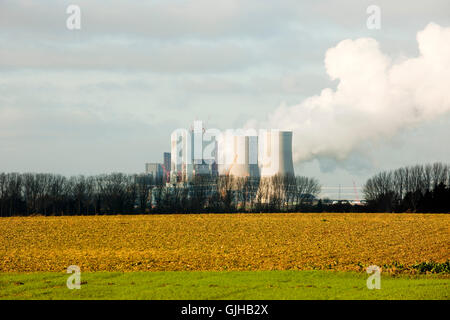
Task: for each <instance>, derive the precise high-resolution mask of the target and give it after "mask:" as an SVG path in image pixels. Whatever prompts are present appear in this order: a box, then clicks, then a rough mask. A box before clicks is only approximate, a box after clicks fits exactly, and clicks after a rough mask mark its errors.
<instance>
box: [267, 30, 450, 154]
mask: <svg viewBox="0 0 450 320" xmlns="http://www.w3.org/2000/svg"><path fill="white" fill-rule="evenodd" d="M417 42H418V45H419V52H420V54H419V56H418V57H416V58H410V59H406V60H403V61H401V62H399V63H393V62H392V61H391V59H390V58H389V57H388V56H386V55H385V54H383V53H382V52H381V51H380V48H379V45H378V42H377V41H376V40H374V39H371V38H362V39H357V40H344V41H341V42H340V43H339V44H338V45H337V46H336V47H334V48H331V49H329V50H328V51H327V53H326V57H325V66H326V70H327V73H328V75H329V76H330V77H331V79H333V80H334V79H338V80H339V83H338V86H337V88H336V90H333V89H330V88H327V89H324V90H322V92H321V93H320V95H316V96H312V97H310V98H307V99H306V100H304V101H303V102H302V103H300V104H298V105H294V106H290V107H287V106H280V107H278V108H277V109H276V110H275V111H274V112H273V113H272V114H271V115H269V117H268V120H267V121H266V122H265V123H263V124H261V125H264V126H266V127H269V128H279V129H283V130H292V131H293V132H294V161H302V160H309V159H313V158H316V157H332V158H335V159H338V160H342V159H345V158H346V157H347V156H348V155H349V154H350V153H351V151H353V150H355V149H356V148H357V147H358V146H359V145H361V144H363V143H365V142H367V141H373V140H376V139H380V138H389V137H391V136H393V135H394V134H396V133H397V132H399V131H400V130H401V129H403V128H406V127H411V126H414V125H417V124H419V123H422V122H425V121H428V120H431V119H434V118H436V117H438V116H439V115H442V114H444V113H446V112H448V111H450V28H443V27H440V26H439V25H437V24H434V23H430V24H429V25H428V26H426V28H425V29H424V30H422V31H420V32H418V33H417Z"/></svg>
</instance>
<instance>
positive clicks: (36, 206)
mask: <svg viewBox="0 0 450 320" xmlns="http://www.w3.org/2000/svg"><path fill="white" fill-rule="evenodd" d="M319 193H320V185H319V182H318V181H317V180H316V179H313V178H308V177H301V176H297V177H294V176H274V177H270V178H261V179H255V178H236V177H234V176H196V177H194V179H193V180H192V182H190V183H184V184H176V185H165V184H163V183H162V180H161V179H154V178H153V177H152V176H151V175H137V174H134V175H129V174H123V173H112V174H104V175H96V176H83V175H80V176H73V177H65V176H62V175H57V174H47V173H23V174H20V173H0V216H2V217H5V216H17V215H21V216H28V215H36V214H39V215H97V214H146V213H200V212H238V211H239V212H275V211H276V212H288V211H299V210H301V209H302V208H304V207H305V206H308V205H310V204H311V201H312V199H314V198H315V197H316V196H317V195H318V194H319Z"/></svg>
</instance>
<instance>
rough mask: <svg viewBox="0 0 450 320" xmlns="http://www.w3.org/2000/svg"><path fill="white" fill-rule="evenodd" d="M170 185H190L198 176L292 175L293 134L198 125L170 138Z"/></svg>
mask: <svg viewBox="0 0 450 320" xmlns="http://www.w3.org/2000/svg"><path fill="white" fill-rule="evenodd" d="M171 155H172V157H171V166H170V182H171V183H178V182H189V181H192V179H193V177H195V176H199V175H213V176H214V175H231V176H235V177H250V178H259V177H271V176H275V175H282V176H286V175H291V176H294V166H293V159H292V132H291V131H280V130H261V131H260V132H259V133H256V132H250V133H247V132H245V131H244V130H227V131H225V132H223V133H221V132H218V131H213V132H212V133H211V132H209V131H208V130H205V128H203V126H202V125H201V122H196V123H194V126H193V128H191V129H190V130H176V131H174V132H173V133H172V135H171Z"/></svg>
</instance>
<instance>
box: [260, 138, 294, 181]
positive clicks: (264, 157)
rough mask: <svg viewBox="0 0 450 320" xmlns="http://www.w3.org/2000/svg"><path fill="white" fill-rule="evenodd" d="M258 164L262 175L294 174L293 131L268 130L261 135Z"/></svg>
mask: <svg viewBox="0 0 450 320" xmlns="http://www.w3.org/2000/svg"><path fill="white" fill-rule="evenodd" d="M258 164H259V169H260V175H261V177H270V176H274V175H277V174H278V175H294V164H293V161H292V132H291V131H279V130H268V131H265V132H262V133H261V134H260V136H259V153H258Z"/></svg>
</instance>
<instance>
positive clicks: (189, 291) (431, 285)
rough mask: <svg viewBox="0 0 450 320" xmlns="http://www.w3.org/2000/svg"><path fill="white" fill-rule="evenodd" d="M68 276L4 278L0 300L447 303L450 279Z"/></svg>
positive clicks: (288, 274) (297, 274)
mask: <svg viewBox="0 0 450 320" xmlns="http://www.w3.org/2000/svg"><path fill="white" fill-rule="evenodd" d="M67 277H68V275H67V274H63V273H30V274H15V273H3V274H1V276H0V299H155V300H156V299H188V300H193V299H202V300H203V299H214V300H220V299H239V300H240V299H444V300H448V299H449V298H450V296H449V286H450V279H449V278H441V277H438V276H436V275H420V276H413V277H411V276H407V275H401V276H391V275H386V276H382V277H381V289H379V290H375V289H374V290H369V289H367V287H366V279H367V274H363V273H355V272H334V271H245V272H239V271H229V272H227V271H222V272H128V273H121V272H94V273H82V274H81V281H82V285H81V289H79V290H76V289H72V290H69V289H67V287H66V279H67Z"/></svg>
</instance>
